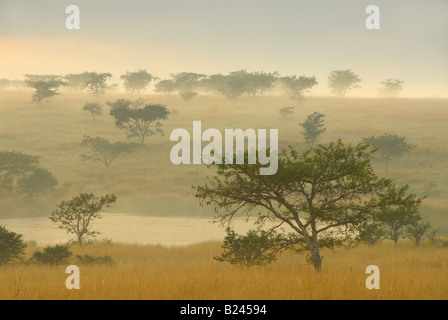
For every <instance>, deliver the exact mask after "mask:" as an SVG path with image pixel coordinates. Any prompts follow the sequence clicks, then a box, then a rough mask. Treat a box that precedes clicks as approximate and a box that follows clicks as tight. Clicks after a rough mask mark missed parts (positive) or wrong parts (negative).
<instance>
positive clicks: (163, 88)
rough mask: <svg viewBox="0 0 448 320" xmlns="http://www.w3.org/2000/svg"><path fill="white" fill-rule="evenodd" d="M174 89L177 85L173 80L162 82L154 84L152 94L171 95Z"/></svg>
mask: <svg viewBox="0 0 448 320" xmlns="http://www.w3.org/2000/svg"><path fill="white" fill-rule="evenodd" d="M176 89H177V85H176V82H174V81H173V80H162V81H159V82H157V83H156V85H155V88H154V92H160V93H167V94H172V93H173V92H176Z"/></svg>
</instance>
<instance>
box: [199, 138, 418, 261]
mask: <svg viewBox="0 0 448 320" xmlns="http://www.w3.org/2000/svg"><path fill="white" fill-rule="evenodd" d="M372 152H373V151H372V150H369V146H367V145H363V144H358V145H356V146H352V145H344V144H343V143H342V141H340V140H339V141H338V142H337V143H330V144H328V145H318V146H317V147H312V148H310V149H308V150H307V151H305V152H304V153H298V152H297V151H296V150H294V149H292V147H291V148H290V149H289V150H288V151H283V152H282V153H281V154H280V155H279V158H278V170H277V173H276V174H275V175H270V176H263V175H260V174H259V168H260V167H261V166H262V165H261V164H259V163H258V164H253V165H249V164H247V161H246V162H245V164H225V163H223V164H213V165H211V167H214V166H216V167H217V168H218V171H217V174H216V176H215V177H213V178H212V179H209V182H208V184H206V185H203V186H197V187H194V189H195V191H196V198H197V199H198V200H199V202H200V203H201V205H208V206H213V207H214V208H215V210H216V212H217V214H218V216H217V217H216V220H217V221H219V222H221V223H229V222H231V221H232V219H233V217H234V216H235V215H236V214H237V213H240V212H241V213H242V214H245V215H247V217H251V216H253V215H255V216H257V222H258V223H263V222H264V221H266V220H270V221H272V222H274V223H277V222H278V223H279V224H283V225H285V226H286V227H289V228H290V231H292V232H294V234H295V235H296V236H297V241H295V242H294V247H295V248H297V250H307V251H308V252H309V253H310V254H311V256H312V261H313V265H314V267H315V269H316V270H320V268H321V261H322V260H321V256H320V251H319V250H320V249H321V248H335V247H340V246H344V247H349V246H351V245H354V244H356V242H357V240H358V230H359V229H360V228H361V226H363V225H365V224H366V223H368V222H370V221H371V220H372V217H374V216H375V215H377V214H379V213H380V212H383V211H384V210H387V209H388V208H395V207H397V206H405V207H408V208H412V207H416V206H418V205H420V203H421V199H420V198H418V197H417V196H416V195H415V194H412V193H409V192H408V190H409V187H408V186H407V185H405V186H399V185H396V184H395V183H394V182H393V181H392V180H390V179H385V178H379V177H378V176H376V174H375V172H374V171H373V168H372V166H371V163H370V161H371V154H372ZM247 156H248V154H247V152H246V157H247Z"/></svg>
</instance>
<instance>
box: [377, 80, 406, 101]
mask: <svg viewBox="0 0 448 320" xmlns="http://www.w3.org/2000/svg"><path fill="white" fill-rule="evenodd" d="M403 83H404V82H403V81H401V80H398V79H386V80H384V81H381V86H382V87H381V88H380V90H379V93H380V94H381V95H383V96H385V97H396V96H398V95H399V94H400V93H401V91H403Z"/></svg>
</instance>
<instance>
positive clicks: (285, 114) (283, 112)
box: [279, 107, 294, 118]
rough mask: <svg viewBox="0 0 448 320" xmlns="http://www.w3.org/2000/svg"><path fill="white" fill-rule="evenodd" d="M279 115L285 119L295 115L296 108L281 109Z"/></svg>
mask: <svg viewBox="0 0 448 320" xmlns="http://www.w3.org/2000/svg"><path fill="white" fill-rule="evenodd" d="M279 113H280V114H281V115H282V116H283V118H286V117H288V116H290V115H292V114H293V113H294V107H284V108H281V109H280V111H279Z"/></svg>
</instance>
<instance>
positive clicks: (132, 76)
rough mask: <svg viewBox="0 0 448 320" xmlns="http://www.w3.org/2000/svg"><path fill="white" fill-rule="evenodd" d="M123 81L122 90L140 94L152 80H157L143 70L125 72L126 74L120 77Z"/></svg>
mask: <svg viewBox="0 0 448 320" xmlns="http://www.w3.org/2000/svg"><path fill="white" fill-rule="evenodd" d="M120 79H122V80H123V81H124V88H125V89H126V91H128V92H140V91H142V90H144V89H146V87H147V86H148V85H149V83H150V82H151V81H153V80H157V78H156V77H154V76H153V75H152V74H150V73H148V72H147V71H146V70H145V69H143V70H141V69H140V70H138V71H135V72H126V74H124V75H122V76H121V77H120Z"/></svg>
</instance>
